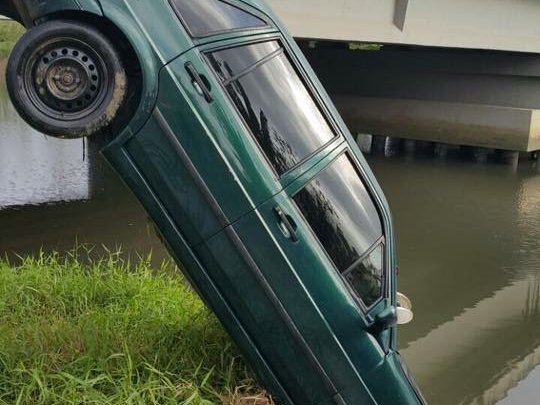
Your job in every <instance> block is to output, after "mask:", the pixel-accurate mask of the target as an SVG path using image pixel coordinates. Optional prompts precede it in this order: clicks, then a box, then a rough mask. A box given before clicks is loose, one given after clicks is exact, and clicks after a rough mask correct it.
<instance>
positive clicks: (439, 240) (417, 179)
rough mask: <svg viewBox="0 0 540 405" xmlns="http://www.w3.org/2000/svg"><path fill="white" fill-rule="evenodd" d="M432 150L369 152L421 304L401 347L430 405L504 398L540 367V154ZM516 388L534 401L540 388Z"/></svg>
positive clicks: (407, 284) (411, 289)
mask: <svg viewBox="0 0 540 405" xmlns="http://www.w3.org/2000/svg"><path fill="white" fill-rule="evenodd" d="M436 152H437V151H435V150H433V149H431V150H427V151H426V150H425V149H422V148H420V150H413V149H412V148H405V150H401V151H399V152H397V153H390V154H388V153H387V154H386V155H387V156H388V155H391V157H384V156H383V155H382V154H374V155H372V156H369V157H368V160H369V161H370V164H371V166H372V168H373V170H374V172H375V174H376V176H377V177H378V179H379V181H380V183H381V185H382V187H383V189H384V191H385V193H386V196H387V198H388V200H389V202H390V205H391V208H392V211H393V215H394V221H395V224H396V230H397V241H398V255H399V256H398V257H399V262H400V267H401V270H402V271H401V275H400V279H399V287H400V290H402V291H403V292H405V293H407V294H408V295H409V296H410V298H412V300H413V302H414V304H415V315H416V318H415V321H414V322H413V323H412V324H411V325H408V326H406V327H404V328H402V329H401V330H400V343H401V351H402V354H403V355H404V357H405V359H406V361H407V363H408V365H409V366H410V368H411V369H412V371H413V372H414V374H415V375H416V377H417V379H418V382H419V384H420V385H421V387H422V389H423V392H424V393H425V395H426V396H427V398H428V400H429V402H430V403H433V404H441V405H446V404H447V405H451V404H452V405H454V404H464V405H465V404H471V405H472V404H475V405H491V404H496V403H498V401H500V400H502V399H504V398H505V397H506V396H507V394H508V391H509V390H510V389H512V388H514V387H515V386H516V385H518V383H519V382H520V381H521V380H523V379H524V378H526V377H527V375H528V374H529V373H530V372H531V371H532V370H533V369H534V368H535V367H536V366H538V365H539V364H540V242H539V240H540V174H539V173H538V167H537V166H538V162H533V161H522V162H521V163H520V164H519V166H518V165H516V163H517V160H515V159H510V160H508V161H506V163H504V164H500V163H499V164H494V163H489V162H488V161H487V160H486V159H479V158H478V156H475V154H470V153H469V152H470V151H465V152H466V153H459V151H458V152H456V151H455V150H454V151H451V152H452V153H453V154H454V155H448V154H447V155H445V156H444V157H443V158H442V159H441V158H440V156H437V153H436ZM531 378H532V377H531ZM536 381H538V382H540V380H538V378H537V379H536ZM512 395H513V396H514V397H515V398H517V396H516V395H521V396H522V397H523V398H524V399H523V401H528V402H516V401H517V400H515V399H514V402H512V404H514V405H519V404H532V403H536V399H535V398H537V397H538V388H537V389H536V394H535V395H536V396H535V397H534V398H533V397H530V396H528V397H527V394H526V392H525V391H524V390H523V389H521V388H520V386H518V387H517V388H514V391H513V394H512Z"/></svg>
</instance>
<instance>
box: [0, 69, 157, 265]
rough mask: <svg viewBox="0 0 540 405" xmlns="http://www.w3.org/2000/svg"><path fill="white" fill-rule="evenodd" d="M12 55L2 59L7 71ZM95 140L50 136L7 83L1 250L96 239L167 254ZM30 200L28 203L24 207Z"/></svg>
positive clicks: (1, 90)
mask: <svg viewBox="0 0 540 405" xmlns="http://www.w3.org/2000/svg"><path fill="white" fill-rule="evenodd" d="M4 68H5V62H2V61H0V78H3V77H4ZM98 149H99V145H96V144H95V142H88V143H85V142H83V141H82V140H56V139H52V138H47V137H45V136H43V135H41V134H39V133H37V132H36V131H34V130H33V129H31V128H30V127H28V125H26V124H25V123H24V122H23V121H22V119H21V118H19V117H18V115H17V114H16V113H15V111H14V109H13V106H12V105H11V103H10V102H9V99H8V94H7V91H6V89H5V83H4V82H3V81H1V82H0V255H1V256H4V255H7V256H8V257H10V258H11V259H14V258H16V256H17V255H24V254H27V253H28V254H32V253H36V252H38V251H39V250H40V249H42V248H43V249H44V250H46V251H50V250H58V251H66V250H70V249H73V248H74V247H75V246H76V245H80V244H88V245H91V246H96V247H98V249H96V251H98V252H99V251H102V250H103V249H99V247H100V246H102V245H104V246H106V247H108V248H111V249H117V248H121V249H122V250H123V251H124V252H125V253H126V254H130V256H133V255H135V254H143V255H146V254H148V253H149V252H150V251H152V252H153V255H154V258H155V260H156V261H159V260H161V259H163V258H164V257H166V256H167V255H166V253H165V251H164V249H163V248H162V247H161V244H160V243H159V241H157V240H156V238H155V236H154V233H153V231H152V230H151V229H150V228H149V226H148V223H147V220H146V215H145V214H144V212H143V210H142V209H141V208H140V207H139V205H138V204H137V203H136V201H135V200H134V198H133V196H132V195H131V193H130V192H129V191H128V190H127V189H126V187H125V186H124V185H123V184H122V183H121V182H120V181H119V179H118V178H117V176H116V174H115V173H113V172H112V170H111V169H110V168H109V167H108V166H107V164H106V163H105V162H104V161H103V160H102V158H101V157H100V155H99V154H98V152H97V150H98ZM23 205H24V206H23Z"/></svg>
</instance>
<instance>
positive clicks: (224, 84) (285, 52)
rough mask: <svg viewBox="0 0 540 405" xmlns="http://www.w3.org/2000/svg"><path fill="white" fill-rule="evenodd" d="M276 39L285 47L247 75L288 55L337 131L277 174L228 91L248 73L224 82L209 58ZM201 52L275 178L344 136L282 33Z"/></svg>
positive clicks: (313, 97) (320, 108)
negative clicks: (215, 53) (275, 59)
mask: <svg viewBox="0 0 540 405" xmlns="http://www.w3.org/2000/svg"><path fill="white" fill-rule="evenodd" d="M273 41H276V42H278V45H279V46H280V49H281V50H282V52H275V56H274V57H272V58H269V59H267V60H265V61H264V63H261V64H260V63H259V62H257V63H255V64H253V65H251V66H249V67H246V70H247V69H249V72H247V73H246V74H245V75H248V74H250V73H251V72H253V71H254V70H257V69H258V68H259V67H260V66H262V65H264V64H266V63H267V62H269V61H270V60H273V59H274V58H275V57H278V56H281V55H284V56H285V57H286V58H287V60H288V61H289V63H290V64H291V66H292V68H293V69H294V71H295V72H296V74H297V75H298V78H299V79H300V81H301V82H302V84H303V85H304V87H305V88H306V91H307V92H308V93H309V95H310V96H311V99H312V100H313V102H314V103H315V105H316V107H317V109H318V111H319V112H320V113H321V115H322V116H323V118H324V120H325V121H326V123H327V124H328V126H329V127H330V129H331V131H332V132H333V134H334V136H333V138H332V139H330V140H329V141H328V142H326V143H325V144H323V145H321V146H320V147H319V148H317V149H316V150H314V151H313V152H311V153H310V154H309V155H307V156H306V157H304V158H302V159H301V160H300V161H298V163H296V164H295V165H294V166H292V167H291V168H289V169H287V170H286V171H285V172H284V173H282V174H279V173H278V171H277V170H276V168H275V167H274V165H273V164H272V162H271V161H270V159H269V157H268V155H267V153H266V152H265V151H264V149H263V148H262V146H261V144H260V142H259V141H258V140H257V137H256V136H255V134H254V133H253V131H252V130H251V128H250V126H249V124H248V123H247V122H246V120H245V118H244V117H243V116H242V114H241V113H240V111H239V110H238V108H237V107H236V105H235V103H234V101H233V99H232V97H231V95H230V94H229V91H228V90H227V86H228V85H230V84H231V83H232V82H233V81H235V80H238V79H241V78H242V77H244V76H245V75H241V76H239V77H236V78H235V79H234V80H226V81H223V80H222V79H221V77H220V76H219V74H218V73H217V72H216V71H215V70H214V68H213V67H212V64H211V63H210V60H209V57H208V55H209V54H212V53H214V52H219V51H223V50H227V49H234V48H240V47H244V46H250V45H256V44H260V43H266V42H273ZM201 54H202V56H203V58H202V59H203V60H204V62H205V63H206V65H207V67H208V69H209V70H210V72H211V73H212V75H213V76H214V78H215V79H216V81H217V82H218V84H219V86H220V88H221V90H222V91H223V93H224V94H225V96H226V99H227V100H228V101H229V103H230V106H231V108H232V109H233V110H234V113H235V114H236V116H237V117H238V119H239V120H240V122H241V123H242V125H243V127H244V129H245V131H246V132H247V133H249V135H250V138H251V140H252V141H253V142H254V144H255V145H256V146H257V149H258V150H259V152H260V154H261V155H262V157H263V159H264V160H265V162H266V164H267V166H268V167H269V169H270V170H271V172H272V174H273V175H274V179H275V180H277V181H280V180H282V179H283V178H286V177H287V176H288V175H289V174H290V173H291V172H293V171H295V170H296V169H298V168H299V167H301V166H302V165H303V164H304V163H306V162H307V161H309V160H310V159H312V158H313V157H314V156H316V155H317V154H319V153H320V152H321V151H323V150H325V149H326V148H328V147H329V146H330V145H332V144H333V143H336V142H337V141H338V140H342V139H343V133H342V131H341V129H340V127H339V125H337V123H336V122H335V121H334V119H333V117H332V114H331V113H330V112H329V111H328V109H327V107H326V106H325V103H324V102H323V99H322V97H321V96H320V94H319V93H318V91H317V89H316V88H315V86H314V84H313V83H312V82H311V80H309V77H308V75H307V74H306V73H305V72H304V71H303V70H302V69H301V68H300V66H299V63H298V60H297V59H296V57H295V55H294V53H293V52H292V51H291V49H290V47H289V45H288V44H287V42H286V41H285V39H284V38H283V37H282V36H281V35H279V34H278V35H271V36H267V37H264V38H258V39H255V40H250V41H244V42H238V43H233V44H229V45H226V46H221V47H219V46H218V47H215V48H211V49H208V50H204V51H201ZM270 55H271V54H269V55H268V56H270ZM263 59H264V58H263ZM252 67H253V69H251V68H252Z"/></svg>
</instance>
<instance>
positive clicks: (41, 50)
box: [24, 38, 110, 121]
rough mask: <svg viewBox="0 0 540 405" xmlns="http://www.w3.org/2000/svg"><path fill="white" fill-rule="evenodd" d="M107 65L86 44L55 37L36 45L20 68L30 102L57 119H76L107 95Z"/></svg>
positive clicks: (108, 80)
mask: <svg viewBox="0 0 540 405" xmlns="http://www.w3.org/2000/svg"><path fill="white" fill-rule="evenodd" d="M108 73H109V72H108V68H107V65H106V63H105V61H104V60H103V58H101V56H100V55H99V53H98V52H97V51H95V50H94V49H93V48H92V47H91V46H90V45H88V44H86V43H84V42H82V41H80V40H77V39H74V38H58V39H54V40H51V41H49V42H47V43H45V44H43V45H41V46H39V47H38V49H37V50H36V51H34V52H33V53H32V54H31V55H30V57H29V58H28V61H27V64H26V69H25V70H24V83H25V87H26V91H27V93H28V95H29V97H30V100H31V101H32V103H33V105H34V106H35V107H36V108H37V109H38V110H39V111H40V112H41V113H43V114H45V115H47V116H49V117H50V118H53V119H57V120H64V121H65V120H77V119H81V118H84V117H86V116H88V115H90V114H91V113H93V112H94V111H95V110H96V109H97V108H98V107H99V106H100V105H101V104H102V103H103V100H104V99H105V97H106V95H107V91H108V88H109V85H110V79H109V74H108Z"/></svg>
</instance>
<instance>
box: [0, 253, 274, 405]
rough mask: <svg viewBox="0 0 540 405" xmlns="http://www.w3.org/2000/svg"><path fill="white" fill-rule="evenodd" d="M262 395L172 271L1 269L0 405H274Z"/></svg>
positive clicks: (47, 260) (102, 266) (47, 264)
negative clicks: (87, 404)
mask: <svg viewBox="0 0 540 405" xmlns="http://www.w3.org/2000/svg"><path fill="white" fill-rule="evenodd" d="M85 262H86V260H85ZM261 392H262V391H261V389H260V388H258V386H257V384H256V382H255V381H254V380H253V378H252V376H251V373H250V371H249V370H248V369H247V367H246V366H245V365H244V363H243V362H242V359H241V357H240V355H239V354H238V352H237V350H236V348H235V347H234V346H233V344H232V342H231V341H230V339H229V337H228V336H227V334H226V333H225V332H224V331H223V329H222V327H221V326H220V324H219V323H218V321H217V320H216V319H215V317H214V316H213V315H212V314H211V313H210V311H209V310H208V309H206V308H205V306H204V304H203V303H202V302H201V300H200V299H199V298H198V297H197V296H196V294H194V293H193V291H192V290H191V289H190V288H189V287H187V286H186V283H185V282H184V280H183V278H182V277H181V276H180V275H179V274H178V273H177V272H175V271H174V270H173V268H172V266H170V265H163V266H162V267H161V268H160V269H153V268H151V266H150V265H149V264H148V262H146V261H143V262H142V263H141V264H139V265H137V266H129V265H128V264H126V263H124V262H123V261H122V260H120V259H119V258H118V255H111V256H110V257H107V258H106V259H103V260H101V261H95V260H94V261H91V262H89V263H88V264H82V263H81V261H79V260H77V259H76V257H75V255H71V256H70V257H69V258H68V259H60V257H59V256H58V255H56V254H53V255H50V256H44V255H43V256H41V257H38V258H27V259H24V260H23V261H22V264H20V265H18V266H17V267H15V266H13V265H10V264H9V263H7V262H5V261H0V404H7V403H19V404H65V403H100V404H126V403H145V404H165V403H175V404H186V405H187V404H195V405H199V404H200V405H202V404H205V405H208V404H229V405H269V404H270V403H269V402H268V400H267V399H265V398H264V397H263V396H262V395H260V393H261Z"/></svg>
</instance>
